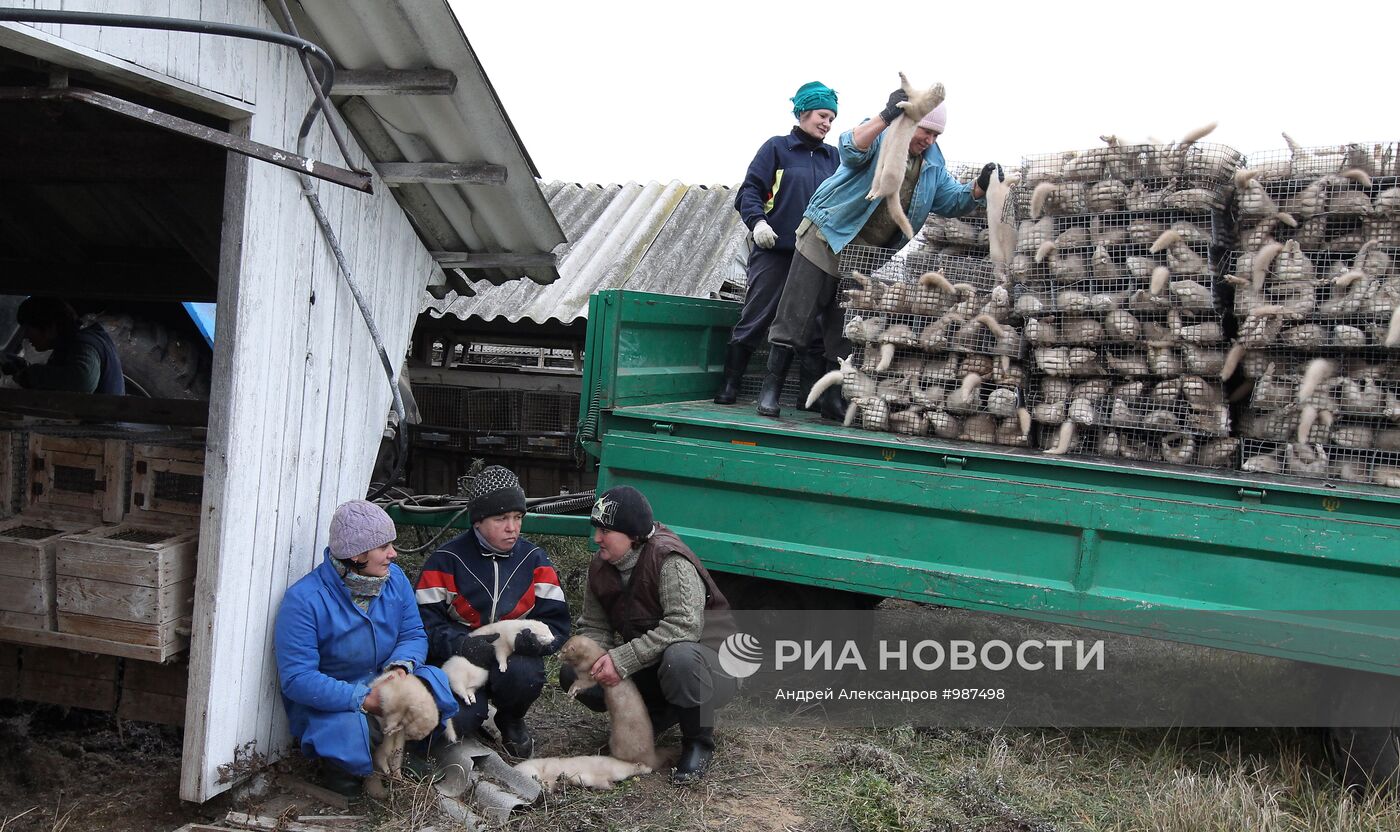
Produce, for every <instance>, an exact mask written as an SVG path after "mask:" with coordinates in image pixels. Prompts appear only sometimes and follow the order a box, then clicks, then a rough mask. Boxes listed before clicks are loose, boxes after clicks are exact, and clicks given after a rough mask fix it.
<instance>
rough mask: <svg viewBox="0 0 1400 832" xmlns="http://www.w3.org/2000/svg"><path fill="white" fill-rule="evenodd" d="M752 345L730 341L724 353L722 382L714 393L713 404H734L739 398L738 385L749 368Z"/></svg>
mask: <svg viewBox="0 0 1400 832" xmlns="http://www.w3.org/2000/svg"><path fill="white" fill-rule="evenodd" d="M752 355H753V347H750V346H748V345H747V344H737V343H731V344H730V345H729V351H728V352H726V353H725V354H724V384H723V385H722V386H721V387H720V388H719V392H718V393H716V394H715V404H734V402H736V401H738V399H739V385H740V384H741V383H742V382H743V381H744V372H745V371H746V370H748V368H749V358H750V357H751V356H752Z"/></svg>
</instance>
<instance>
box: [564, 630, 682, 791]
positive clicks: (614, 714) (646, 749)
mask: <svg viewBox="0 0 1400 832" xmlns="http://www.w3.org/2000/svg"><path fill="white" fill-rule="evenodd" d="M604 652H605V651H604V650H603V647H602V645H600V644H598V642H596V641H594V640H593V639H591V638H589V637H588V636H573V637H572V638H570V639H569V640H568V641H566V642H564V647H563V649H562V650H560V651H559V659H560V660H561V661H563V662H564V663H565V664H567V665H569V666H570V667H572V668H573V669H574V672H575V673H576V674H578V680H577V681H576V682H574V684H573V686H572V687H571V688H569V695H571V696H573V695H576V694H577V693H578V692H579V691H581V690H584V689H586V688H590V687H593V686H594V685H595V684H598V682H597V680H596V679H594V678H593V674H592V673H591V672H590V671H591V669H592V667H593V663H594V662H596V661H598V659H599V658H601V657H602V656H603V654H604ZM603 701H604V702H605V703H607V706H608V751H610V752H612V756H614V757H616V758H617V759H619V760H625V761H627V762H630V763H637V764H640V765H642V766H645V767H647V768H649V769H651V770H652V771H655V770H657V769H659V768H662V767H663V766H665V765H666V762H667V761H666V758H665V757H663V756H662V755H661V754H658V753H657V751H656V736H655V734H654V733H653V732H652V727H651V715H650V714H649V713H647V706H646V702H644V701H643V700H642V692H641V691H639V690H637V683H636V682H634V681H632V680H631V679H623V680H622V681H620V682H618V683H617V684H615V685H612V686H607V685H604V686H603Z"/></svg>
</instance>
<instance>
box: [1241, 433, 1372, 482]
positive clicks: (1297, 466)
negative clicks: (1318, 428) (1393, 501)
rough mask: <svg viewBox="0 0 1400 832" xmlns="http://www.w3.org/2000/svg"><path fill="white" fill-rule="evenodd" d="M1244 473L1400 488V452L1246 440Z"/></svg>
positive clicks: (1243, 460) (1244, 443)
mask: <svg viewBox="0 0 1400 832" xmlns="http://www.w3.org/2000/svg"><path fill="white" fill-rule="evenodd" d="M1240 469H1241V470H1243V471H1246V472H1248V473H1254V474H1282V475H1286V476H1294V477H1306V478H1309V479H1324V480H1342V481H1345V482H1353V483H1359V484H1365V485H1372V484H1374V485H1382V486H1386V487H1388V488H1400V448H1397V449H1396V450H1389V451H1381V450H1370V449H1362V448H1344V447H1338V446H1335V445H1322V444H1314V443H1309V442H1271V441H1265V440H1259V439H1250V438H1246V439H1243V440H1241V448H1240Z"/></svg>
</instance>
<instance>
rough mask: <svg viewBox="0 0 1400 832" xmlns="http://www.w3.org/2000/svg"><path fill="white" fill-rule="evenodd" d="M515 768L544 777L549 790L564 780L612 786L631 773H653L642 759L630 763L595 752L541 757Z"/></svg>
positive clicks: (588, 787)
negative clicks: (576, 755)
mask: <svg viewBox="0 0 1400 832" xmlns="http://www.w3.org/2000/svg"><path fill="white" fill-rule="evenodd" d="M515 770H516V771H518V772H521V773H522V774H525V775H526V776H528V777H533V778H535V779H536V780H538V781H540V784H541V785H542V786H544V788H545V790H546V791H551V792H552V791H554V790H555V789H556V788H558V787H559V786H560V785H561V783H569V784H572V785H575V786H583V787H584V788H587V789H611V788H612V787H613V786H616V785H617V784H618V783H620V782H622V781H623V780H626V779H628V778H629V777H635V776H637V775H639V774H650V773H651V769H649V768H647V767H646V766H644V765H642V764H641V763H629V762H627V761H626V760H619V759H618V758H616V757H605V756H601V755H592V756H585V757H537V758H535V759H533V760H526V761H525V762H523V763H517V764H516V766H515Z"/></svg>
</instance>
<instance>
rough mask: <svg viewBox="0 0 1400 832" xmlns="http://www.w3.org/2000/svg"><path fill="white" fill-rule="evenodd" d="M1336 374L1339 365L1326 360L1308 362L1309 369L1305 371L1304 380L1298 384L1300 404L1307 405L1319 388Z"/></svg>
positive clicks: (1315, 359)
mask: <svg viewBox="0 0 1400 832" xmlns="http://www.w3.org/2000/svg"><path fill="white" fill-rule="evenodd" d="M1335 372H1337V365H1336V364H1333V363H1332V362H1331V361H1328V360H1327V359H1325V358H1314V359H1313V360H1312V361H1310V362H1308V368H1307V369H1306V370H1304V371H1303V380H1302V381H1300V382H1299V383H1298V402H1299V403H1300V404H1304V403H1306V402H1307V400H1308V399H1310V398H1312V394H1313V393H1314V392H1316V391H1317V388H1318V387H1319V386H1320V385H1321V384H1322V383H1323V382H1324V381H1326V380H1327V379H1329V378H1331V377H1332V374H1333V373H1335Z"/></svg>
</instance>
